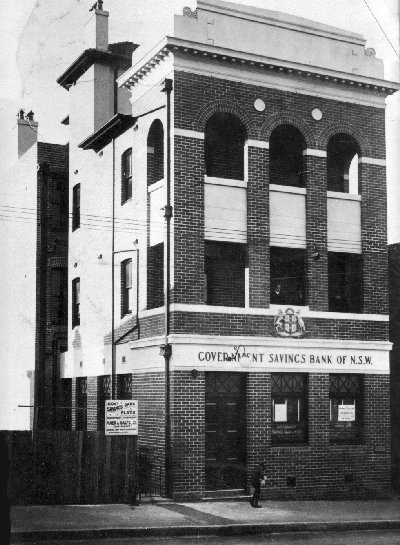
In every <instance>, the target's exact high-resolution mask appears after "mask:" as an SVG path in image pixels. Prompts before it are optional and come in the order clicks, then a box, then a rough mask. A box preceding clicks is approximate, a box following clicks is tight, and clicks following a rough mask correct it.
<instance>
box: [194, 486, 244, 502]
mask: <svg viewBox="0 0 400 545" xmlns="http://www.w3.org/2000/svg"><path fill="white" fill-rule="evenodd" d="M249 497H250V495H249V494H246V491H245V490H243V488H239V489H236V488H235V489H232V490H206V491H205V492H204V496H203V497H202V498H201V499H202V501H220V500H229V501H234V500H238V501H239V500H247V499H248V498H249Z"/></svg>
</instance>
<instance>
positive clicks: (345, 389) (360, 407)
mask: <svg viewBox="0 0 400 545" xmlns="http://www.w3.org/2000/svg"><path fill="white" fill-rule="evenodd" d="M335 382H336V383H337V384H338V385H339V386H341V388H342V389H341V391H339V390H338V386H337V385H336V384H335ZM335 400H336V401H338V400H340V401H341V405H344V403H343V401H344V400H353V403H352V404H351V403H347V404H346V405H354V407H355V409H354V417H355V418H354V420H351V421H350V420H344V421H342V424H340V421H339V419H338V416H339V415H338V407H339V406H340V404H339V403H337V405H336V406H335V405H333V403H334V401H335ZM336 411H337V414H336ZM329 442H330V443H332V444H360V443H363V442H364V375H362V374H356V373H342V374H340V373H333V374H330V375H329Z"/></svg>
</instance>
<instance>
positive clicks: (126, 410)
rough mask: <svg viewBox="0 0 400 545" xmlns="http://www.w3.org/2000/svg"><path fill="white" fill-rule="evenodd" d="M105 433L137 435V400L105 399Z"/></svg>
mask: <svg viewBox="0 0 400 545" xmlns="http://www.w3.org/2000/svg"><path fill="white" fill-rule="evenodd" d="M105 405H106V406H105V409H106V412H105V434H106V435H137V434H138V402H137V400H133V399H126V400H125V399H122V400H116V399H107V400H106V402H105Z"/></svg>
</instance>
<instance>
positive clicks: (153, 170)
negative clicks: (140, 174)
mask: <svg viewBox="0 0 400 545" xmlns="http://www.w3.org/2000/svg"><path fill="white" fill-rule="evenodd" d="M163 178H164V125H163V123H162V121H161V120H160V119H158V118H157V119H155V120H154V121H153V122H152V124H151V125H150V128H149V132H148V133H147V184H148V185H150V184H152V183H154V182H158V181H159V180H162V179H163Z"/></svg>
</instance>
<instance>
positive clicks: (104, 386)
mask: <svg viewBox="0 0 400 545" xmlns="http://www.w3.org/2000/svg"><path fill="white" fill-rule="evenodd" d="M101 393H102V394H103V396H109V395H111V377H110V376H109V375H107V376H105V377H102V381H101Z"/></svg>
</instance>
